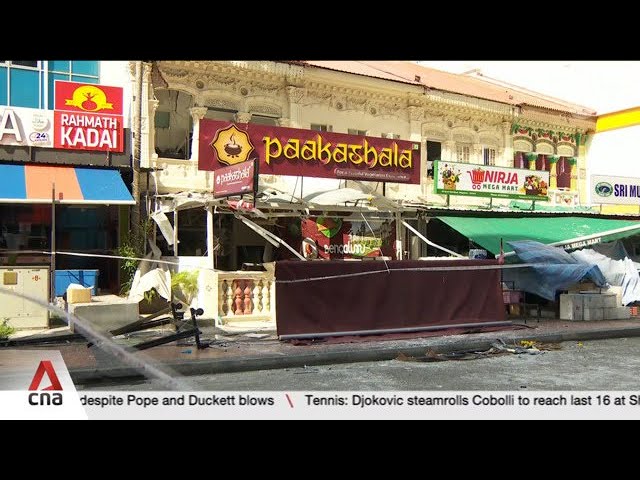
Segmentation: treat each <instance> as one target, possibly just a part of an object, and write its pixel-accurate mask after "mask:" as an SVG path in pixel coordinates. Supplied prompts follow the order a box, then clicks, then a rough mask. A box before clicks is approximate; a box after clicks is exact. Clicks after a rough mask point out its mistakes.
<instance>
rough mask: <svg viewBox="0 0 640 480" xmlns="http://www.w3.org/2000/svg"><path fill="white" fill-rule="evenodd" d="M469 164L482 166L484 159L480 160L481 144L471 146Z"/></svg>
mask: <svg viewBox="0 0 640 480" xmlns="http://www.w3.org/2000/svg"><path fill="white" fill-rule="evenodd" d="M469 163H477V164H479V165H482V164H484V158H482V144H480V143H474V144H473V145H472V147H471V158H470V159H469Z"/></svg>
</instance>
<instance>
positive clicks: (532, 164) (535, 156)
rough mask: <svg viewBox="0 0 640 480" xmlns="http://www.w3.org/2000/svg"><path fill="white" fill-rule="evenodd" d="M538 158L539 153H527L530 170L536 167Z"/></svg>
mask: <svg viewBox="0 0 640 480" xmlns="http://www.w3.org/2000/svg"><path fill="white" fill-rule="evenodd" d="M537 159H538V154H537V153H527V160H528V161H529V170H535V169H536V160H537Z"/></svg>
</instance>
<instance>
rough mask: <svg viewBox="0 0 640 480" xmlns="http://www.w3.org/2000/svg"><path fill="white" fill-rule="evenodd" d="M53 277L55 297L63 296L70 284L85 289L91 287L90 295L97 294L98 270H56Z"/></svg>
mask: <svg viewBox="0 0 640 480" xmlns="http://www.w3.org/2000/svg"><path fill="white" fill-rule="evenodd" d="M55 275H56V276H55V286H56V296H57V297H61V296H63V295H64V294H65V293H66V292H67V288H68V287H69V285H71V284H72V283H77V284H79V285H82V286H83V287H85V288H89V287H91V295H96V294H97V292H98V276H99V275H100V271H99V270H56V273H55Z"/></svg>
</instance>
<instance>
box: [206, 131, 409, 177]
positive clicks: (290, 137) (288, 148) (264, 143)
mask: <svg viewBox="0 0 640 480" xmlns="http://www.w3.org/2000/svg"><path fill="white" fill-rule="evenodd" d="M253 159H258V161H259V170H260V173H261V174H267V175H293V176H304V177H319V178H348V179H354V180H367V181H374V182H396V183H413V184H419V183H420V144H419V143H416V142H410V141H407V140H397V139H387V138H376V137H366V136H359V135H347V134H344V133H333V132H318V131H315V130H303V129H299V128H285V127H275V126H271V125H259V124H252V123H247V124H235V123H230V122H225V121H219V120H209V119H202V120H200V142H199V152H198V168H199V169H200V170H210V171H211V170H213V171H215V170H217V169H218V168H220V167H224V166H227V165H235V164H237V163H242V162H245V161H247V160H253Z"/></svg>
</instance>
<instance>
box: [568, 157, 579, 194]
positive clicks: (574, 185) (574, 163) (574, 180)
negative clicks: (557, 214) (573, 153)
mask: <svg viewBox="0 0 640 480" xmlns="http://www.w3.org/2000/svg"><path fill="white" fill-rule="evenodd" d="M569 165H571V186H570V187H569V189H570V190H571V191H572V192H575V191H576V190H577V189H578V159H577V158H576V157H571V158H570V159H569Z"/></svg>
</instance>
